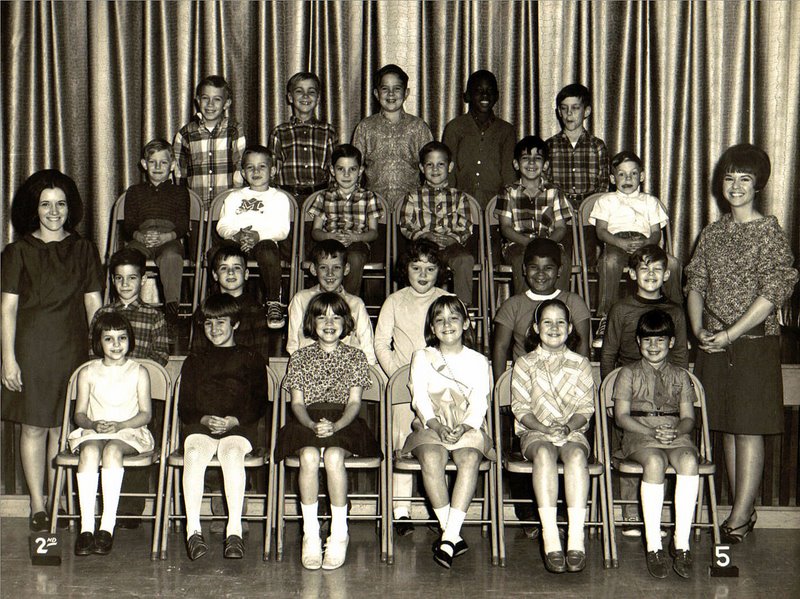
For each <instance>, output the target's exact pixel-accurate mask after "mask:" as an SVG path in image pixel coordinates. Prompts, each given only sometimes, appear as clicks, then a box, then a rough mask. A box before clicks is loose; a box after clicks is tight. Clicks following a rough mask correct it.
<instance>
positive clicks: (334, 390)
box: [275, 343, 383, 461]
mask: <svg viewBox="0 0 800 599" xmlns="http://www.w3.org/2000/svg"><path fill="white" fill-rule="evenodd" d="M370 386H371V381H370V378H369V365H368V364H367V358H366V356H365V355H364V352H362V351H361V350H360V349H358V348H355V347H351V346H349V345H345V344H344V343H340V344H339V345H338V346H337V347H336V349H335V350H334V351H333V352H331V353H328V352H326V351H325V350H323V349H322V348H321V347H320V346H319V344H318V343H314V344H313V345H309V346H306V347H301V348H300V349H298V350H297V351H296V352H294V354H292V357H291V358H290V359H289V365H288V366H287V369H286V378H284V380H283V388H284V389H287V390H289V391H291V390H292V389H297V390H300V391H302V392H303V399H304V401H305V404H306V409H307V410H308V415H309V416H310V417H311V419H312V420H313V421H315V422H318V421H319V420H321V419H322V418H327V419H328V420H330V421H331V422H335V421H337V420H338V419H339V418H341V416H342V412H344V409H345V406H346V405H347V402H348V400H349V398H350V389H351V388H352V387H362V388H367V389H368V388H369V387H370ZM303 447H341V448H342V449H344V450H346V451H348V452H350V453H351V454H353V455H355V456H360V457H375V456H382V455H383V454H382V452H381V448H380V445H379V444H378V442H377V441H376V440H375V435H374V434H373V433H372V431H371V430H370V429H369V427H368V426H367V423H366V422H364V420H363V418H356V419H355V420H353V422H351V423H350V424H348V425H347V426H346V427H344V428H343V429H341V430H339V431H336V432H335V433H334V434H333V435H331V436H330V437H324V438H320V437H317V435H316V434H315V433H314V431H313V430H311V429H310V428H307V427H305V426H303V425H302V424H300V423H299V422H298V421H297V419H296V418H294V415H292V414H290V415H289V417H288V418H287V422H286V424H285V425H284V426H283V427H282V428H281V430H280V431H278V440H277V442H276V446H275V459H276V460H278V461H280V460H282V459H284V458H285V457H286V456H290V455H294V454H295V453H297V451H298V450H299V449H301V448H303Z"/></svg>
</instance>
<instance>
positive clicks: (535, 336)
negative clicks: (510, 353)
mask: <svg viewBox="0 0 800 599" xmlns="http://www.w3.org/2000/svg"><path fill="white" fill-rule="evenodd" d="M550 306H556V307H558V308H561V310H562V311H563V312H564V314H566V315H567V322H568V323H570V324H572V325H573V326H572V331H571V332H570V334H569V335H567V342H566V344H565V345H566V346H567V348H569V349H571V350H574V349H575V348H576V347H577V346H578V342H579V341H580V335H578V331H576V330H575V325H574V323H573V322H572V314H570V311H569V308H568V307H567V304H565V303H564V302H562V301H561V300H560V299H558V298H555V297H554V298H551V299H547V300H544V301H543V302H542V303H541V304H539V305H538V306H536V309H535V310H534V311H533V317H532V318H531V324H530V326H529V327H528V334H527V335H526V336H525V349H526V350H528V351H533V350H534V349H536V348H537V347H539V344H540V343H541V341H542V340H541V338H540V337H539V333H537V332H536V331H534V330H533V325H534V324H535V325H536V326H539V323H540V322H541V320H542V314H543V313H544V310H545V308H549V307H550Z"/></svg>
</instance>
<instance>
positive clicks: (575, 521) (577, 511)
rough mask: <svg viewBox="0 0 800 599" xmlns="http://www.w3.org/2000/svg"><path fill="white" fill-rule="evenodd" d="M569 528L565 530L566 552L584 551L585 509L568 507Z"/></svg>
mask: <svg viewBox="0 0 800 599" xmlns="http://www.w3.org/2000/svg"><path fill="white" fill-rule="evenodd" d="M567 516H568V517H569V528H568V530H567V551H586V545H585V544H584V532H583V530H584V529H583V526H584V524H585V522H586V508H585V507H568V508H567Z"/></svg>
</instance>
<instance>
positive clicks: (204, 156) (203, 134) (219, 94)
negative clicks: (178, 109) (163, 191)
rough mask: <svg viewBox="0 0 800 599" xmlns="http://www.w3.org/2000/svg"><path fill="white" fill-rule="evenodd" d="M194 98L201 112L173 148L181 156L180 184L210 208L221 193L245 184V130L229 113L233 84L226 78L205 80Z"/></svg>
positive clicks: (181, 132) (177, 139)
mask: <svg viewBox="0 0 800 599" xmlns="http://www.w3.org/2000/svg"><path fill="white" fill-rule="evenodd" d="M194 100H195V103H196V104H197V107H198V108H199V110H200V112H198V113H197V114H196V115H195V117H194V118H193V119H192V120H191V121H190V122H189V123H187V124H186V125H184V126H183V127H181V129H180V131H178V133H177V134H175V141H174V142H173V143H172V147H173V149H174V150H175V156H176V157H177V159H178V183H180V184H182V185H187V186H188V187H189V189H191V190H192V191H194V192H196V193H197V194H198V195H199V196H200V198H201V199H202V200H203V205H204V206H205V207H206V208H208V207H209V205H210V204H211V200H213V199H214V198H215V197H216V196H217V195H219V194H220V193H222V192H223V191H226V190H227V189H230V188H231V187H240V186H241V184H242V175H241V173H240V172H239V171H240V168H241V163H242V152H243V151H244V148H245V139H244V131H243V129H242V126H241V125H240V124H239V123H237V122H236V121H235V120H234V119H233V118H232V117H231V116H229V115H228V114H227V111H228V109H229V108H230V106H231V87H230V85H228V82H227V81H225V79H224V78H223V77H220V76H219V75H210V76H208V77H205V78H204V79H203V80H201V81H200V83H198V84H197V88H196V90H195V97H194Z"/></svg>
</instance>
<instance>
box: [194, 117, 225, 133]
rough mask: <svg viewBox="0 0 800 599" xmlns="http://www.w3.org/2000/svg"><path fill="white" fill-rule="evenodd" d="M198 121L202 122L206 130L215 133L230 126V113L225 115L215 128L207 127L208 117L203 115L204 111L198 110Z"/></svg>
mask: <svg viewBox="0 0 800 599" xmlns="http://www.w3.org/2000/svg"><path fill="white" fill-rule="evenodd" d="M197 122H198V123H200V125H201V126H202V127H203V128H204V129H205V130H206V131H210V132H211V133H215V132H216V131H219V130H220V129H221V128H223V127H227V126H228V115H227V114H226V115H223V117H222V118H221V119H220V120H219V122H218V123H217V124H216V126H215V127H214V128H213V129H210V130H209V128H208V127H206V119H205V117H203V113H202V112H198V113H197Z"/></svg>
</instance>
